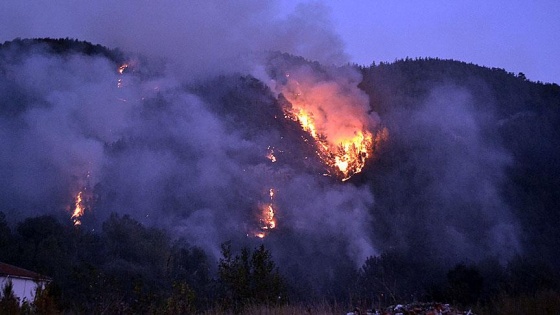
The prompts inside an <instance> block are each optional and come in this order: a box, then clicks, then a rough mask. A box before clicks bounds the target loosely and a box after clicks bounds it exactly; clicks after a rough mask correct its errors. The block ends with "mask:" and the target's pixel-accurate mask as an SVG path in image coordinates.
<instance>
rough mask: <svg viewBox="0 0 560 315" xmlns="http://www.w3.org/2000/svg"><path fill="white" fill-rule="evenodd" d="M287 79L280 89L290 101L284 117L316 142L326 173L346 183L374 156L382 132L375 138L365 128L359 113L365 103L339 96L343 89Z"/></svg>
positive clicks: (363, 113) (328, 83) (362, 117)
mask: <svg viewBox="0 0 560 315" xmlns="http://www.w3.org/2000/svg"><path fill="white" fill-rule="evenodd" d="M286 78H287V83H286V84H285V85H284V87H283V88H282V89H281V92H282V95H283V96H284V98H286V100H287V101H288V102H289V105H286V106H284V108H283V110H284V114H285V117H286V118H288V119H291V120H293V121H296V122H298V123H299V124H300V125H301V127H302V129H303V130H304V131H306V132H307V133H308V134H309V135H310V136H311V137H312V138H313V139H314V140H315V144H316V147H317V150H316V153H317V155H318V156H319V158H320V159H321V161H323V163H324V164H325V165H326V166H327V168H328V170H329V173H331V174H334V175H335V176H337V177H339V178H340V179H341V180H342V181H346V180H348V179H349V178H350V177H352V176H353V175H354V174H356V173H359V172H361V171H362V169H363V167H364V165H365V163H366V160H367V159H368V158H369V157H371V156H372V154H373V148H374V146H375V144H376V143H374V142H376V141H382V140H383V139H384V138H385V137H386V135H387V133H386V130H384V131H383V136H382V137H374V135H373V134H372V132H370V131H369V130H368V129H367V128H368V122H367V113H366V111H365V110H363V111H361V112H360V111H359V109H360V107H364V106H363V103H364V102H363V101H362V100H361V99H359V98H358V99H357V100H356V99H352V98H351V97H344V96H341V94H343V93H342V92H341V91H340V90H341V89H342V88H340V87H338V86H337V85H336V84H335V83H331V82H321V83H318V84H316V83H315V84H313V83H311V84H300V83H299V82H298V81H296V80H295V79H292V77H291V76H289V75H286ZM348 102H350V104H348ZM352 102H353V103H359V104H357V105H355V104H352ZM345 109H347V110H348V111H346V112H345ZM364 117H365V118H364Z"/></svg>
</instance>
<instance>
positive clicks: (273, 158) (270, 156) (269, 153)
mask: <svg viewBox="0 0 560 315" xmlns="http://www.w3.org/2000/svg"><path fill="white" fill-rule="evenodd" d="M266 158H267V159H269V160H270V161H271V162H272V163H274V162H276V156H274V148H271V147H268V151H267V153H266Z"/></svg>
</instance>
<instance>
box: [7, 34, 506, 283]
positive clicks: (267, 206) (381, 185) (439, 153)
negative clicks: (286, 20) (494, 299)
mask: <svg viewBox="0 0 560 315" xmlns="http://www.w3.org/2000/svg"><path fill="white" fill-rule="evenodd" d="M67 44H68V45H71V43H67ZM22 50H25V54H22ZM22 55H23V56H24V57H22ZM119 56H120V57H119V58H109V57H107V55H104V54H89V55H88V54H84V53H71V54H61V53H54V52H53V51H51V50H48V49H47V50H45V48H44V47H41V45H39V46H33V45H28V46H26V47H25V48H21V47H20V48H17V47H14V46H13V45H10V47H9V48H7V46H4V47H3V49H1V50H0V73H2V74H3V75H2V76H0V94H1V96H2V98H3V100H5V101H4V103H3V106H2V108H0V143H1V144H2V146H3V147H6V148H10V151H6V150H4V151H3V152H1V153H0V162H1V164H0V165H2V166H1V167H0V188H1V191H2V194H1V195H0V206H1V207H2V208H3V209H7V211H11V212H13V214H14V215H13V216H12V217H13V219H14V220H19V219H20V218H23V217H26V216H32V215H37V214H43V213H57V214H59V215H61V216H64V217H65V219H66V220H70V222H72V223H73V224H75V225H79V227H78V228H87V229H95V228H97V227H98V226H99V224H100V223H101V222H103V221H104V220H105V219H106V218H107V217H108V216H109V215H110V213H113V212H116V213H119V214H129V215H131V216H133V217H134V218H135V219H137V220H138V221H140V222H142V223H144V224H146V225H156V226H159V227H163V228H165V229H167V230H169V231H170V232H171V233H172V234H173V235H174V236H176V237H178V238H179V237H180V238H184V239H186V240H188V241H189V242H190V243H191V244H193V245H197V246H200V247H202V248H204V249H205V250H206V251H207V252H208V253H209V254H210V255H211V256H213V257H214V258H218V257H219V256H220V252H219V248H220V244H221V243H222V242H224V241H226V240H233V241H235V243H237V244H253V243H258V242H265V243H266V244H267V247H268V248H270V249H271V251H272V252H273V253H274V255H275V260H277V261H278V263H279V266H280V267H281V268H282V269H283V270H284V271H285V272H287V273H289V274H291V275H294V277H299V278H301V279H300V280H301V281H302V282H305V281H306V280H305V279H307V281H309V283H313V282H314V281H313V280H312V279H317V278H321V279H323V280H324V281H323V282H322V283H313V285H310V286H314V285H317V286H321V285H325V286H326V287H325V288H324V289H325V290H327V291H328V290H329V289H328V285H326V283H328V281H333V280H332V279H334V278H336V277H338V276H339V275H344V274H345V272H346V271H348V272H351V270H352V268H355V267H356V266H359V265H360V264H361V263H363V261H364V260H365V259H366V258H367V257H368V256H371V255H376V254H379V253H380V251H381V250H383V251H385V250H391V249H395V248H396V249H398V250H402V251H410V252H413V251H414V252H417V251H423V252H429V253H431V256H430V257H436V258H437V259H440V260H442V261H444V260H448V261H450V262H451V263H452V262H454V261H458V260H461V259H463V258H464V257H465V256H466V255H467V254H465V252H471V251H472V252H476V248H477V247H481V246H482V248H485V249H488V251H489V253H490V254H500V255H503V256H504V257H506V256H508V255H511V253H513V252H515V251H516V250H517V243H516V235H515V224H514V222H513V219H512V218H511V216H510V215H509V212H508V209H507V207H505V206H504V204H503V202H502V201H501V200H500V198H499V196H498V192H497V187H498V185H499V179H500V178H501V176H502V172H503V170H502V168H503V166H504V165H506V164H507V163H508V162H507V156H506V155H505V154H503V152H501V151H500V150H499V149H494V148H491V147H490V146H489V144H487V143H486V142H485V140H484V139H483V138H482V137H481V135H480V133H479V129H480V127H479V125H478V124H479V121H480V120H479V118H478V117H477V116H476V114H473V112H472V111H470V110H469V108H468V105H469V104H470V103H469V98H468V96H465V97H464V98H463V99H460V100H459V101H460V102H457V98H456V96H457V95H463V94H464V93H463V94H461V93H457V92H454V91H451V92H448V93H445V95H444V96H445V97H443V96H434V98H435V99H433V100H427V101H426V102H427V103H428V105H426V106H425V108H424V109H423V110H418V111H407V110H403V111H402V112H399V111H398V110H394V109H391V114H388V115H386V116H384V117H383V120H384V121H382V120H381V118H380V117H379V116H378V115H377V114H376V113H375V112H374V111H372V109H371V107H370V100H369V99H368V97H367V95H366V94H365V93H364V92H363V91H362V90H360V89H359V88H358V84H359V83H360V82H361V76H360V74H359V73H358V72H357V71H356V69H355V68H353V67H349V66H344V67H335V66H325V65H321V64H319V63H317V62H309V61H306V60H304V59H303V58H298V57H293V56H290V55H286V54H280V53H268V54H265V55H264V56H263V55H260V56H259V58H255V61H254V64H252V66H251V67H250V70H247V71H245V72H239V73H233V74H232V73H226V74H224V75H222V76H217V77H213V78H205V79H202V80H198V81H196V82H195V81H194V80H187V81H185V80H184V78H183V77H178V76H176V75H174V74H170V73H169V71H167V70H166V67H167V65H166V64H165V63H164V62H163V61H161V60H157V61H152V60H151V59H150V60H148V59H145V58H142V57H138V56H135V57H129V58H125V57H124V55H119ZM436 92H437V91H436ZM446 97H447V98H446ZM442 99H443V100H445V99H449V100H450V101H449V103H451V104H453V106H449V107H446V104H443V103H442V101H438V100H442ZM453 101H455V103H453ZM386 126H389V129H387V128H386ZM441 131H444V132H441ZM389 132H390V133H391V134H390V135H389ZM394 139H396V140H394ZM384 146H391V150H389V154H386V155H385V156H381V155H380V154H379V149H380V148H382V147H384ZM415 148H420V150H417V149H415ZM465 150H467V151H468V152H471V154H472V156H469V155H466V154H464V152H465ZM473 157H476V158H473ZM378 161H381V162H382V163H381V166H380V167H377V168H376V167H375V165H377V164H378ZM433 161H439V163H433ZM387 165H390V166H391V167H386V166H387ZM384 167H385V168H384ZM364 170H365V171H366V172H368V174H366V176H365V178H366V179H370V181H364V180H353V178H352V177H353V176H355V175H356V174H357V173H360V172H364ZM411 170H412V171H411ZM359 183H361V184H359ZM464 187H468V188H469V190H465V189H464ZM372 192H376V196H375V197H376V202H375V204H374V196H373V193H372ZM379 200H380V201H381V202H379ZM457 205H459V206H460V207H459V208H460V209H461V211H459V212H453V210H454V209H455V208H457ZM438 207H439V208H438ZM18 215H19V217H18ZM467 219H470V220H473V222H474V223H473V224H475V225H476V226H478V227H480V228H479V230H477V229H471V228H470V227H471V226H472V224H471V222H469V221H468V220H467ZM432 222H437V227H436V228H431V225H430V224H431V223H432ZM480 232H482V233H480ZM441 235H445V236H446V237H445V239H442V238H441ZM481 235H482V236H481ZM494 243H499V244H501V245H500V248H501V249H495V248H494V249H493V248H492V244H494ZM418 245H421V246H418ZM415 246H416V247H415ZM413 248H417V249H414V250H413ZM485 255H486V254H484V253H477V254H476V256H475V257H476V259H482V258H484V256H485ZM427 259H429V257H428V258H427ZM303 275H305V276H303ZM300 276H301V277H300ZM315 289H317V288H315ZM319 290H321V288H319Z"/></svg>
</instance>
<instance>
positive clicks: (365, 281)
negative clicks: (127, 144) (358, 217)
mask: <svg viewBox="0 0 560 315" xmlns="http://www.w3.org/2000/svg"><path fill="white" fill-rule="evenodd" d="M0 218H2V220H1V221H0V233H2V235H4V236H5V238H4V240H6V242H3V243H2V245H1V246H2V247H1V248H0V260H1V261H4V262H7V263H10V264H14V265H18V266H21V267H24V268H27V269H30V270H34V271H37V272H39V273H42V274H45V275H48V276H51V277H52V278H53V282H52V283H51V284H50V285H49V286H48V287H47V288H46V289H45V290H42V291H40V292H38V294H37V296H36V299H35V301H33V302H32V303H31V304H24V306H22V308H21V310H22V312H23V311H24V310H23V308H26V307H27V308H28V309H30V310H37V309H46V310H50V311H51V312H54V310H57V311H64V312H77V313H90V312H93V313H104V312H105V313H127V314H133V313H154V314H156V313H157V314H159V313H164V314H188V313H205V314H220V313H229V312H233V313H244V314H290V313H291V312H294V310H298V311H303V312H305V311H307V309H308V308H310V309H313V310H315V311H317V310H321V312H324V313H325V314H328V313H331V312H332V313H333V314H335V313H337V312H340V311H342V310H344V309H346V310H348V309H349V308H350V307H353V306H360V307H361V308H362V309H366V308H372V307H377V308H383V307H387V306H388V305H394V304H397V303H403V302H406V301H410V300H412V299H416V300H430V301H431V300H435V301H447V302H451V303H453V304H455V305H457V306H460V307H463V308H467V307H469V308H472V307H474V309H478V310H479V312H480V313H482V314H484V313H490V314H494V313H500V312H501V313H503V314H506V313H507V312H506V311H504V310H511V309H516V308H517V309H529V308H531V309H532V308H535V309H543V310H544V309H546V310H549V309H551V310H557V309H558V307H559V305H560V304H559V301H560V278H559V277H558V274H557V273H555V272H556V271H555V270H554V269H551V268H550V267H549V266H547V265H546V264H544V263H542V262H538V261H535V260H530V259H526V258H522V257H519V258H517V259H513V260H512V261H511V262H510V263H508V264H507V265H505V266H502V265H500V264H499V263H498V262H497V261H485V262H482V263H479V264H470V265H466V264H459V265H456V266H455V267H453V268H452V269H450V270H448V271H444V274H446V279H447V280H446V281H444V282H443V283H439V284H435V283H421V282H420V279H423V278H424V277H422V276H421V275H420V274H419V272H422V271H425V272H434V271H433V269H432V268H430V267H429V266H419V265H417V264H414V263H411V262H410V261H409V260H408V259H407V258H406V257H405V256H403V255H397V254H391V253H386V254H383V255H381V256H379V257H371V258H369V259H368V260H367V261H366V262H365V263H364V265H363V266H362V267H361V268H360V269H359V270H356V271H355V275H354V276H352V277H349V278H348V280H347V282H346V283H342V284H340V283H339V284H338V285H339V286H343V287H345V288H346V290H345V291H344V292H343V294H341V295H339V296H337V297H336V300H332V301H325V302H323V303H321V304H317V302H316V301H312V300H310V299H309V298H308V297H306V296H301V295H299V296H298V295H297V294H296V291H294V290H295V289H296V288H293V287H290V286H289V285H288V284H287V283H288V282H287V281H286V277H287V276H286V275H282V273H281V270H280V269H279V268H278V267H277V266H276V264H275V262H274V260H273V258H272V253H271V252H270V251H269V250H267V249H266V248H265V246H264V245H262V244H261V245H260V246H258V247H256V248H254V249H252V250H251V249H250V248H248V247H242V248H241V249H240V251H239V252H237V253H235V252H234V251H233V250H232V244H231V243H230V242H226V243H224V244H222V251H221V254H222V258H220V260H219V261H218V262H217V265H214V264H213V263H212V262H211V261H210V260H209V259H208V257H207V255H206V254H205V252H204V251H203V250H202V249H200V248H198V247H193V246H190V245H189V244H188V243H186V242H185V241H184V240H175V241H173V240H172V239H171V238H170V237H169V235H167V233H166V232H165V231H164V230H160V229H157V228H150V227H145V226H143V225H142V224H140V223H139V222H137V221H136V220H134V219H132V218H131V217H129V216H118V215H112V216H110V217H109V218H108V219H107V221H105V223H104V224H103V229H102V231H100V232H99V233H98V232H95V231H89V230H86V229H83V228H81V227H79V226H78V227H76V226H73V225H71V222H70V221H68V222H66V223H61V222H59V221H58V220H57V219H55V218H54V217H52V216H40V217H35V218H28V219H25V220H24V221H22V222H19V223H18V224H17V225H16V226H15V229H13V230H12V229H11V228H10V227H9V226H8V224H7V222H6V220H5V217H4V214H0ZM317 281H318V282H320V279H318V280H317ZM10 291H11V290H10V288H4V291H3V294H2V299H1V301H0V307H2V309H3V310H10V311H9V313H12V311H11V310H12V309H18V312H19V308H18V306H17V303H16V299H15V297H14V296H13V294H11V293H10ZM418 292H426V294H423V295H415V294H417V293H418ZM288 301H290V303H288ZM37 312H38V311H37ZM16 313H17V312H16ZM545 313H546V312H545ZM546 314H551V313H546Z"/></svg>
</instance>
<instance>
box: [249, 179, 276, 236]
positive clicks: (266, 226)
mask: <svg viewBox="0 0 560 315" xmlns="http://www.w3.org/2000/svg"><path fill="white" fill-rule="evenodd" d="M268 195H269V197H270V202H268V203H264V204H260V205H259V231H257V232H255V233H254V236H255V237H258V238H264V237H265V236H266V235H267V233H268V232H270V230H272V229H274V228H276V218H275V211H274V206H273V200H274V189H273V188H271V189H269V191H268Z"/></svg>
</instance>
